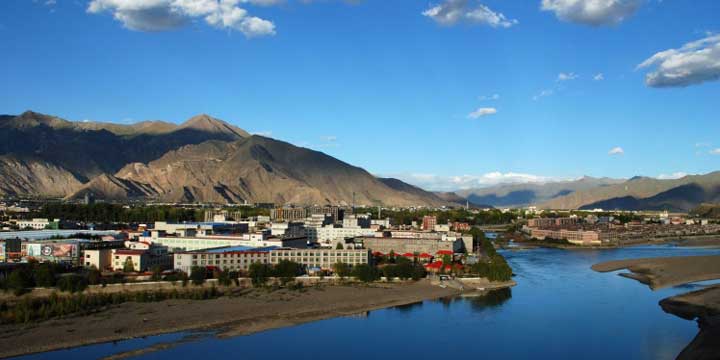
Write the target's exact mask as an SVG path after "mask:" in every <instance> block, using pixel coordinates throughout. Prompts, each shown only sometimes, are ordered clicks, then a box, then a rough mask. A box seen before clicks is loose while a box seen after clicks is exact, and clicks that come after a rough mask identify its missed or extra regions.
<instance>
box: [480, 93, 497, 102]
mask: <svg viewBox="0 0 720 360" xmlns="http://www.w3.org/2000/svg"><path fill="white" fill-rule="evenodd" d="M499 99H500V94H492V95H480V96H478V100H480V101H487V100H499Z"/></svg>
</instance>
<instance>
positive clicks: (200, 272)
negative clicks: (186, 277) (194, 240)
mask: <svg viewBox="0 0 720 360" xmlns="http://www.w3.org/2000/svg"><path fill="white" fill-rule="evenodd" d="M206 278H207V269H205V267H204V266H193V267H192V268H191V269H190V281H192V283H193V285H202V284H203V283H205V279H206Z"/></svg>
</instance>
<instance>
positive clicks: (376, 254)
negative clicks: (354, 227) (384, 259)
mask: <svg viewBox="0 0 720 360" xmlns="http://www.w3.org/2000/svg"><path fill="white" fill-rule="evenodd" d="M372 254H373V256H383V253H381V252H379V251H373V253H372Z"/></svg>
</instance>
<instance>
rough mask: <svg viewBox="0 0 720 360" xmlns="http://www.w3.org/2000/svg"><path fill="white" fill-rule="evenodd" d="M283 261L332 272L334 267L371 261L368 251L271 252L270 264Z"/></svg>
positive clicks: (296, 250) (302, 250)
mask: <svg viewBox="0 0 720 360" xmlns="http://www.w3.org/2000/svg"><path fill="white" fill-rule="evenodd" d="M282 260H289V261H294V262H296V263H299V264H302V265H303V266H305V267H307V268H319V269H322V270H332V268H333V265H335V264H337V263H345V264H348V265H350V266H355V265H360V264H367V263H369V261H370V252H369V251H368V250H348V249H345V250H335V249H301V250H299V249H275V250H271V251H270V263H271V264H277V263H278V262H280V261H282Z"/></svg>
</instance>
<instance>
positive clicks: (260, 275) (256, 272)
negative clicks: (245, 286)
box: [248, 262, 272, 287]
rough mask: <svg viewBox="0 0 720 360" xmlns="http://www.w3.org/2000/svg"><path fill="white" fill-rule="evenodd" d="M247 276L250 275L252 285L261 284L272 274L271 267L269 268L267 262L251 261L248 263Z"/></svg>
mask: <svg viewBox="0 0 720 360" xmlns="http://www.w3.org/2000/svg"><path fill="white" fill-rule="evenodd" d="M248 276H250V280H251V281H252V284H253V286H255V287H258V286H263V285H265V284H266V283H267V281H268V279H269V278H270V276H272V268H270V265H268V264H262V263H258V262H256V263H252V264H250V270H249V271H248Z"/></svg>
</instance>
